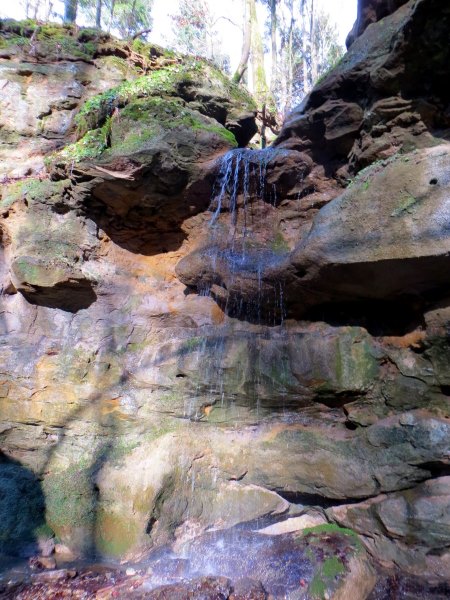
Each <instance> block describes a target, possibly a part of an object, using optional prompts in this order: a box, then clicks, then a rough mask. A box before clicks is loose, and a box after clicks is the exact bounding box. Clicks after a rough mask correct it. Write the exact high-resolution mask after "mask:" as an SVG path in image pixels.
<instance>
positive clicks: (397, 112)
mask: <svg viewBox="0 0 450 600" xmlns="http://www.w3.org/2000/svg"><path fill="white" fill-rule="evenodd" d="M364 7H366V8H367V10H368V12H369V13H371V14H372V12H373V13H374V16H373V17H367V18H364V17H362V14H361V11H360V15H359V17H358V21H359V23H362V25H361V27H365V25H366V24H367V22H368V21H367V19H368V20H369V21H374V20H377V19H378V18H379V16H381V15H388V16H385V18H384V19H382V20H381V21H377V22H373V23H372V24H371V25H369V26H368V27H367V28H366V29H365V31H364V32H363V33H362V34H361V35H360V36H359V37H357V39H356V40H355V41H354V43H353V44H352V45H351V47H350V49H349V52H348V53H347V54H345V55H344V57H343V58H342V60H341V61H340V62H339V64H338V65H337V66H336V67H335V68H334V69H333V70H332V71H331V72H330V73H329V74H328V75H327V76H326V77H325V78H324V79H323V80H322V81H321V82H320V83H319V84H318V85H317V86H316V87H315V88H314V89H313V90H312V92H311V93H310V94H309V96H307V98H305V100H304V101H303V102H302V103H301V104H300V105H299V106H298V107H296V108H295V109H294V110H293V111H292V113H291V114H290V115H288V117H287V119H286V121H285V123H284V125H283V128H282V131H281V133H280V135H279V137H278V139H277V140H276V142H275V144H276V145H277V146H281V147H287V148H295V149H297V150H300V151H306V152H308V153H309V154H310V155H311V156H312V157H313V158H314V160H315V161H316V162H318V163H320V164H324V165H326V166H327V168H328V169H329V170H331V171H332V172H335V173H336V175H337V176H338V177H340V178H341V179H342V180H344V179H346V178H349V177H351V175H352V173H354V172H355V171H358V170H359V169H361V168H362V167H366V166H367V165H369V164H370V163H372V162H373V161H375V160H378V159H383V158H387V157H389V156H391V155H392V154H395V153H396V152H398V151H399V150H400V149H404V150H405V151H410V150H412V149H414V148H421V147H424V146H432V145H433V144H435V143H436V138H438V139H440V138H441V137H442V133H443V131H445V130H446V129H447V128H448V126H449V123H448V115H447V113H446V111H445V109H443V107H444V106H445V105H446V103H447V101H448V91H447V90H445V89H444V87H443V81H444V80H445V73H446V72H447V68H448V67H447V65H448V61H449V55H448V44H447V41H446V40H447V34H446V32H447V31H448V27H449V19H450V14H449V12H448V5H447V3H446V2H445V1H444V0H432V1H431V2H428V1H423V0H422V1H419V2H416V1H415V0H414V1H413V0H410V1H409V2H407V3H403V2H401V1H399V2H395V3H388V2H365V3H364ZM361 8H362V12H364V8H363V7H361ZM394 8H398V10H395V11H394V12H392V14H389V13H391V11H392V9H394ZM361 19H362V20H361ZM357 23H358V22H357ZM437 24H438V25H437ZM357 31H358V33H359V32H360V31H361V30H360V25H357ZM393 40H395V43H393ZM438 99H442V100H443V102H442V104H441V101H440V100H438ZM445 135H446V134H445V133H444V136H445ZM349 159H350V160H349ZM348 163H349V164H348Z"/></svg>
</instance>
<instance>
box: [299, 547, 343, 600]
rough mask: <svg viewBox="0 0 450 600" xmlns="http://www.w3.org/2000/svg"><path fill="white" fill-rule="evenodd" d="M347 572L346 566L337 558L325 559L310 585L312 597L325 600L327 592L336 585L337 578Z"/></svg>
mask: <svg viewBox="0 0 450 600" xmlns="http://www.w3.org/2000/svg"><path fill="white" fill-rule="evenodd" d="M345 572H346V568H345V566H344V564H343V563H342V562H341V561H340V560H339V558H337V557H336V556H333V557H331V558H327V559H325V560H324V562H323V563H322V565H321V566H320V568H319V570H318V572H317V573H316V574H315V575H314V577H313V579H312V581H311V583H310V584H309V589H308V591H309V593H310V594H311V597H312V598H314V599H317V600H324V599H325V597H326V593H327V590H329V589H330V588H331V587H333V586H334V584H335V583H336V578H338V577H339V576H340V575H342V574H344V573H345Z"/></svg>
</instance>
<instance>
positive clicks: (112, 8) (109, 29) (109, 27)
mask: <svg viewBox="0 0 450 600" xmlns="http://www.w3.org/2000/svg"><path fill="white" fill-rule="evenodd" d="M115 6H116V0H111V10H110V12H109V25H108V33H109V32H110V31H111V27H112V22H113V19H114V8H115Z"/></svg>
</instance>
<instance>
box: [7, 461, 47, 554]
mask: <svg viewBox="0 0 450 600" xmlns="http://www.w3.org/2000/svg"><path fill="white" fill-rule="evenodd" d="M45 531H46V526H45V500H44V494H43V492H42V487H41V482H40V481H39V480H38V479H37V477H36V475H35V474H34V473H33V472H32V471H30V469H27V468H26V467H24V466H23V465H21V464H20V462H18V461H16V460H12V459H10V458H8V457H7V456H6V455H5V454H3V453H2V452H0V553H2V554H6V555H10V556H22V557H25V556H30V555H32V554H35V553H36V551H37V550H38V541H39V537H40V536H42V535H43V534H45ZM47 537H48V536H47Z"/></svg>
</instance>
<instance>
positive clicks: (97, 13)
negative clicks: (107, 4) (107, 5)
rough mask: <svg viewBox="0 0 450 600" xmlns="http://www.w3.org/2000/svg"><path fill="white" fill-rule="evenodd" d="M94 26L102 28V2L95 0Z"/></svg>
mask: <svg viewBox="0 0 450 600" xmlns="http://www.w3.org/2000/svg"><path fill="white" fill-rule="evenodd" d="M95 26H96V27H97V28H98V29H101V27H102V0H97V7H96V11H95Z"/></svg>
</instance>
